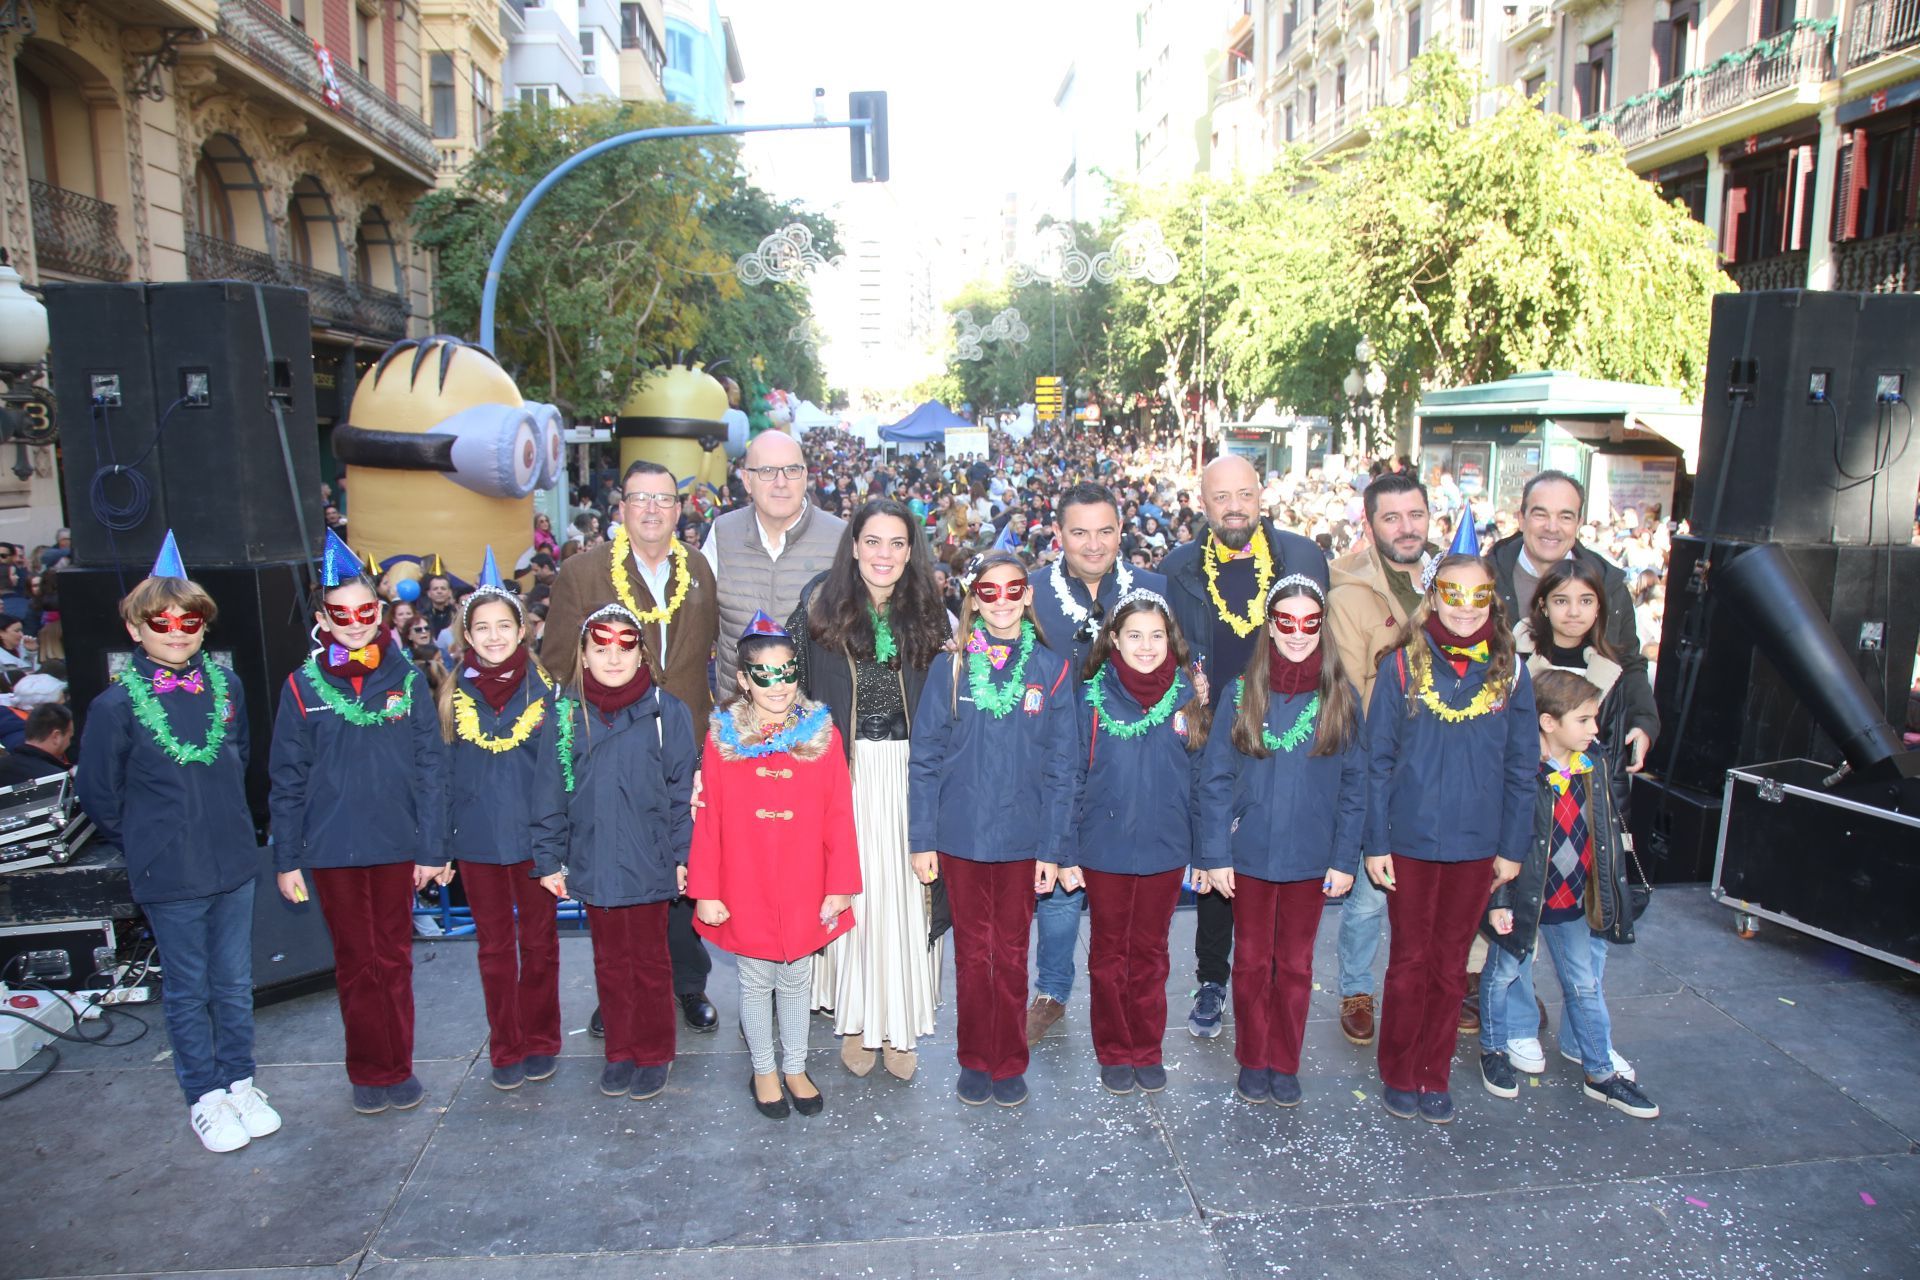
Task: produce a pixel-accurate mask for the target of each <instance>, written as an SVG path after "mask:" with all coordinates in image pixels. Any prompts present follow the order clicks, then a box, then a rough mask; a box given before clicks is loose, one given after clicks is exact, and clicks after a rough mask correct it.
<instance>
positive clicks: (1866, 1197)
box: [1860, 1191, 1877, 1209]
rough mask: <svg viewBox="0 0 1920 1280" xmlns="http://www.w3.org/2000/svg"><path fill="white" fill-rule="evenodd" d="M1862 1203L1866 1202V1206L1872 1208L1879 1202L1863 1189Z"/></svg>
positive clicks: (1861, 1194)
mask: <svg viewBox="0 0 1920 1280" xmlns="http://www.w3.org/2000/svg"><path fill="white" fill-rule="evenodd" d="M1860 1203H1861V1204H1864V1205H1865V1206H1867V1208H1869V1209H1871V1208H1873V1207H1875V1204H1876V1203H1877V1202H1876V1201H1875V1200H1874V1198H1873V1197H1872V1196H1870V1195H1868V1194H1867V1193H1866V1192H1864V1191H1862V1192H1861V1193H1860Z"/></svg>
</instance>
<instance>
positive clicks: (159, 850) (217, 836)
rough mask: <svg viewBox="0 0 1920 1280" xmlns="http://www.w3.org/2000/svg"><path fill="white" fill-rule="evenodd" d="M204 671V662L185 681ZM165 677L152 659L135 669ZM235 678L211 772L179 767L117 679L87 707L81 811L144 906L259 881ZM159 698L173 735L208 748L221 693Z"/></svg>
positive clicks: (241, 698) (230, 679) (143, 676)
mask: <svg viewBox="0 0 1920 1280" xmlns="http://www.w3.org/2000/svg"><path fill="white" fill-rule="evenodd" d="M202 665H203V660H197V661H195V662H194V663H193V664H191V665H190V666H189V667H188V668H187V670H186V671H185V672H182V673H180V674H182V675H190V674H191V673H192V672H193V671H195V670H199V669H201V667H202ZM160 670H161V667H160V665H159V664H158V663H156V662H154V661H153V660H152V659H151V658H149V657H147V656H146V655H145V654H144V653H142V654H136V655H135V656H134V659H133V665H132V667H131V668H130V671H131V672H132V675H133V678H137V679H140V680H147V681H151V680H152V679H153V677H154V674H155V673H156V672H158V671H160ZM226 677H227V697H228V699H229V701H230V710H229V712H228V715H227V717H226V737H225V738H224V739H223V741H222V742H221V744H220V754H219V755H218V756H216V757H215V758H214V760H213V762H212V763H211V764H176V763H175V762H174V761H173V759H172V758H171V757H170V756H168V755H167V753H166V752H164V751H162V750H161V749H160V745H159V744H158V743H157V742H155V741H154V738H153V735H152V734H151V733H149V732H147V728H146V726H145V725H143V724H141V723H140V722H139V721H138V720H136V719H135V718H134V715H133V699H132V698H131V697H130V696H129V695H128V693H127V691H126V689H125V687H123V686H122V684H121V683H120V682H119V681H118V680H116V681H115V682H114V683H112V684H110V685H108V686H107V688H106V691H105V692H103V693H101V694H100V695H99V696H98V697H96V698H95V699H94V700H93V702H92V703H91V704H90V705H89V706H88V707H87V728H86V732H85V733H84V734H82V735H81V738H80V768H79V772H78V774H77V777H76V781H77V783H78V792H79V797H80V805H81V807H82V808H84V809H85V810H86V811H87V816H88V817H90V818H92V819H93V821H94V825H95V826H97V827H98V828H99V829H100V834H101V835H102V836H104V837H105V838H106V839H108V840H110V841H112V842H113V843H114V844H117V845H119V846H120V848H121V849H122V851H124V852H125V854H126V857H127V880H128V882H129V884H130V885H131V887H132V890H133V900H134V901H135V902H177V901H179V900H181V899H183V898H205V897H211V896H212V895H214V894H216V893H226V892H228V891H230V890H233V889H237V888H239V887H240V886H241V885H243V884H245V883H246V882H247V881H249V880H251V879H253V877H254V876H255V875H256V874H257V873H258V872H259V869H260V841H259V839H258V838H257V837H256V836H255V834H254V830H253V815H252V814H251V813H250V812H249V811H248V808H247V756H248V746H249V744H248V742H247V707H246V701H245V695H244V694H243V693H242V692H241V689H240V678H239V677H238V676H236V675H233V674H232V673H231V672H228V673H226ZM202 679H203V680H205V679H206V677H205V676H204V675H203V676H202ZM156 696H157V697H158V698H159V700H160V707H161V709H162V710H163V711H165V712H166V716H167V724H168V726H169V728H171V729H172V731H173V736H174V737H175V738H177V739H179V741H180V742H181V743H182V744H184V745H186V746H189V747H198V746H203V745H205V743H206V741H207V736H208V734H209V732H210V731H211V716H212V714H213V708H214V698H213V689H212V687H211V686H208V687H207V688H206V689H205V690H204V691H203V692H201V693H187V692H184V691H182V690H180V689H174V690H171V691H170V692H167V693H163V694H158V695H156Z"/></svg>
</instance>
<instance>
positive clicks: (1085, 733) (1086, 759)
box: [1060, 687, 1099, 866]
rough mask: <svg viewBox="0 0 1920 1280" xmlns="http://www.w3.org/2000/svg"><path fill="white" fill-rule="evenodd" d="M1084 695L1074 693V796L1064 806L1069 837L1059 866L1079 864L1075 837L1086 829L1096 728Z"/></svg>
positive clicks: (1079, 689)
mask: <svg viewBox="0 0 1920 1280" xmlns="http://www.w3.org/2000/svg"><path fill="white" fill-rule="evenodd" d="M1085 693H1086V689H1085V688H1084V687H1081V688H1076V689H1075V690H1074V700H1073V725H1074V734H1075V736H1074V743H1073V794H1072V797H1071V799H1070V800H1069V801H1068V806H1067V837H1068V838H1067V842H1066V844H1065V845H1064V846H1063V847H1062V848H1061V850H1060V857H1061V859H1062V861H1061V864H1060V865H1061V866H1067V865H1069V864H1078V863H1079V861H1080V841H1079V840H1078V839H1077V838H1075V835H1076V833H1077V832H1079V831H1081V830H1083V829H1084V828H1085V827H1086V814H1087V778H1088V776H1089V775H1090V774H1091V773H1092V771H1093V754H1092V753H1093V748H1094V746H1095V745H1096V743H1097V738H1096V735H1097V733H1098V731H1099V725H1098V724H1097V723H1095V721H1094V715H1095V712H1094V709H1093V708H1092V707H1090V706H1088V705H1087V700H1086V698H1085V696H1084V695H1085Z"/></svg>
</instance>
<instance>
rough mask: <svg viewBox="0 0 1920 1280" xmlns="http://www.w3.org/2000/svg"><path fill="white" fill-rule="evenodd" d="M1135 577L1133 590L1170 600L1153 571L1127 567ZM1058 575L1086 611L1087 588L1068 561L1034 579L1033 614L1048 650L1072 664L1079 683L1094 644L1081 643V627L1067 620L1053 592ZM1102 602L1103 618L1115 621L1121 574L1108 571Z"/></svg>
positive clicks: (1102, 582)
mask: <svg viewBox="0 0 1920 1280" xmlns="http://www.w3.org/2000/svg"><path fill="white" fill-rule="evenodd" d="M1127 572H1128V573H1129V574H1131V575H1132V579H1131V580H1132V583H1133V587H1132V589H1133V590H1135V591H1151V592H1153V593H1154V594H1155V595H1157V596H1159V597H1160V598H1161V599H1163V600H1164V599H1167V580H1166V579H1165V578H1163V577H1161V576H1160V575H1159V574H1157V573H1155V572H1154V571H1153V570H1151V569H1136V568H1134V567H1133V566H1132V565H1128V566H1127ZM1055 573H1058V574H1059V575H1060V580H1061V581H1062V582H1063V583H1065V585H1066V588H1067V593H1068V594H1069V595H1070V596H1071V597H1072V598H1073V602H1074V603H1075V604H1077V605H1079V606H1080V607H1081V608H1083V609H1084V608H1086V607H1087V605H1088V600H1087V584H1086V583H1084V582H1082V581H1080V579H1078V578H1076V577H1074V576H1073V575H1072V574H1071V573H1068V572H1067V562H1066V561H1065V560H1056V561H1054V568H1051V569H1047V570H1045V571H1044V572H1037V573H1035V574H1034V575H1033V578H1032V582H1033V612H1034V614H1035V615H1036V616H1037V617H1038V618H1039V619H1040V630H1041V632H1042V634H1044V635H1045V636H1046V638H1047V648H1049V649H1051V650H1053V652H1054V653H1056V654H1058V655H1060V657H1061V658H1062V659H1063V660H1064V661H1066V662H1068V663H1070V664H1071V666H1070V668H1069V670H1071V671H1072V673H1073V676H1072V678H1073V679H1074V681H1076V682H1079V681H1080V679H1081V676H1080V672H1081V670H1082V669H1083V668H1084V667H1085V666H1086V665H1087V653H1088V651H1090V650H1091V649H1092V648H1093V641H1091V640H1081V639H1079V638H1078V636H1077V632H1078V631H1079V630H1080V624H1079V623H1077V622H1075V621H1073V619H1071V618H1069V617H1067V611H1066V610H1065V609H1063V608H1062V607H1061V606H1060V594H1059V592H1058V591H1057V590H1056V589H1055V588H1054V577H1053V575H1054V574H1055ZM1099 602H1100V604H1101V605H1102V606H1104V607H1105V609H1106V613H1105V614H1104V615H1103V616H1104V617H1109V618H1110V617H1112V616H1113V610H1114V606H1115V605H1117V604H1119V603H1120V570H1119V568H1118V567H1117V566H1116V567H1115V568H1112V569H1109V570H1107V576H1106V577H1104V578H1102V579H1100V596H1099Z"/></svg>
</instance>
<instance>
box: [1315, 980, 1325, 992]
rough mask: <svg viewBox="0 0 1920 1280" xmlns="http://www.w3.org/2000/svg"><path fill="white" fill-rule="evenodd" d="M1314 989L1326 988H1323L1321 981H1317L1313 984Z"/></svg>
mask: <svg viewBox="0 0 1920 1280" xmlns="http://www.w3.org/2000/svg"><path fill="white" fill-rule="evenodd" d="M1313 989H1314V990H1315V991H1321V990H1324V988H1323V987H1321V985H1320V984H1319V983H1317V982H1316V983H1314V984H1313Z"/></svg>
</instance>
